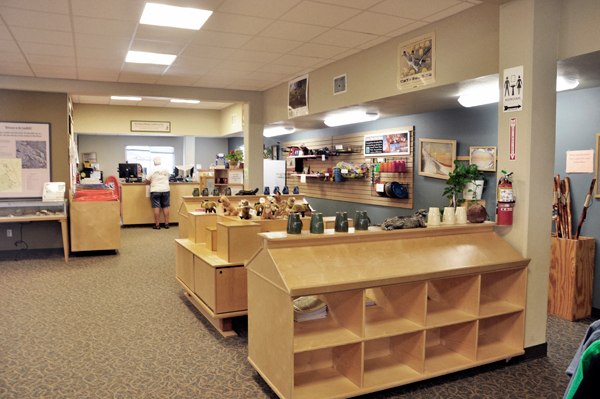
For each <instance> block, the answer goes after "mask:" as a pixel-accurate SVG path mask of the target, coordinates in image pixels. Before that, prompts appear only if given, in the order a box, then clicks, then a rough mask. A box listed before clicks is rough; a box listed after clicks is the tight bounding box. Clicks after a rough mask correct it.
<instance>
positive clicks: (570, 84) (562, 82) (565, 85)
mask: <svg viewBox="0 0 600 399" xmlns="http://www.w3.org/2000/svg"><path fill="white" fill-rule="evenodd" d="M577 86H579V81H578V80H577V79H569V78H562V77H558V78H556V91H565V90H571V89H574V88H576V87H577Z"/></svg>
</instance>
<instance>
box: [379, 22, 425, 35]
mask: <svg viewBox="0 0 600 399" xmlns="http://www.w3.org/2000/svg"><path fill="white" fill-rule="evenodd" d="M425 25H427V22H422V21H417V22H413V23H412V24H408V25H406V26H405V27H403V28H400V29H397V30H394V31H391V32H389V33H387V34H386V36H388V37H396V36H400V35H403V34H405V33H408V32H412V31H413V30H415V29H419V28H421V27H423V26H425Z"/></svg>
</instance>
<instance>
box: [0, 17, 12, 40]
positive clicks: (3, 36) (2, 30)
mask: <svg viewBox="0 0 600 399" xmlns="http://www.w3.org/2000/svg"><path fill="white" fill-rule="evenodd" d="M0 40H13V37H12V35H11V34H10V32H9V30H8V28H7V27H6V25H5V24H4V22H2V21H0Z"/></svg>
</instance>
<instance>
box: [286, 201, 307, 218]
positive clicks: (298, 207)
mask: <svg viewBox="0 0 600 399" xmlns="http://www.w3.org/2000/svg"><path fill="white" fill-rule="evenodd" d="M290 213H300V214H302V217H304V216H310V215H311V214H312V210H311V209H310V205H308V204H294V206H292V209H291V210H290Z"/></svg>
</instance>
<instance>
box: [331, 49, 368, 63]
mask: <svg viewBox="0 0 600 399" xmlns="http://www.w3.org/2000/svg"><path fill="white" fill-rule="evenodd" d="M360 51H361V50H359V49H355V48H353V49H350V50H348V51H344V52H343V53H341V54H338V55H335V56H333V57H331V58H332V59H334V60H342V59H344V58H346V57H350V56H351V55H352V54H356V53H358V52H360Z"/></svg>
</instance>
